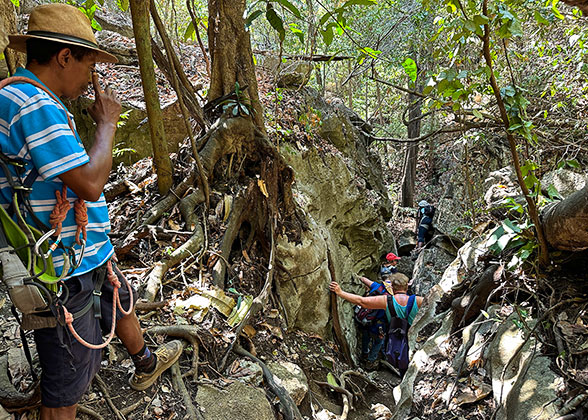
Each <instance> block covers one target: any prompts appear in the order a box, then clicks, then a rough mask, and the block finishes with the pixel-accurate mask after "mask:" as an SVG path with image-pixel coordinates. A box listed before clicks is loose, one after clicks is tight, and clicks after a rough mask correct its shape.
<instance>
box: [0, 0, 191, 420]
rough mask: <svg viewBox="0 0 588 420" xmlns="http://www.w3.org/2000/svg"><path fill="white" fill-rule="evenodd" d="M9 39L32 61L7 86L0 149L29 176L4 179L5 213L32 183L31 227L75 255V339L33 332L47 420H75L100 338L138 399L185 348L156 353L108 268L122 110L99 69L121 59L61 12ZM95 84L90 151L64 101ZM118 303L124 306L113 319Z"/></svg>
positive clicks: (42, 12)
mask: <svg viewBox="0 0 588 420" xmlns="http://www.w3.org/2000/svg"><path fill="white" fill-rule="evenodd" d="M9 39H10V44H9V45H8V48H12V49H15V50H17V51H20V52H26V53H27V66H26V69H22V68H20V69H18V70H17V72H16V74H15V75H14V76H15V78H11V79H7V80H5V81H3V82H2V83H3V86H4V87H3V88H2V89H0V149H1V151H2V153H3V154H4V155H5V156H7V157H8V158H9V159H12V160H13V161H16V162H19V163H20V164H22V166H19V167H23V168H24V172H22V173H20V174H19V173H17V172H16V169H15V167H16V165H11V167H10V168H8V171H9V172H10V173H4V172H3V171H1V172H2V173H1V175H0V178H1V179H0V204H2V205H4V207H5V208H6V207H7V206H8V205H9V204H10V203H11V201H12V196H11V194H10V186H9V185H8V180H9V179H13V180H14V179H15V177H19V178H21V179H19V182H21V183H23V181H24V180H25V179H28V176H29V175H31V174H32V175H31V178H30V179H33V178H34V179H33V181H34V182H33V183H32V191H31V193H30V195H29V197H28V200H29V202H30V207H31V208H32V211H31V212H29V213H28V214H26V220H27V222H28V223H33V222H34V223H35V224H36V225H37V227H38V228H39V229H45V228H43V227H41V226H39V223H37V222H36V221H35V220H34V219H33V218H32V215H31V214H30V213H32V214H33V215H35V216H37V220H39V221H40V223H41V224H44V225H46V226H52V230H54V232H55V235H58V233H57V232H58V231H59V232H60V233H59V235H60V236H59V237H57V236H55V237H54V239H53V241H54V244H57V243H58V242H61V243H62V244H63V246H64V247H66V248H67V249H68V253H60V254H59V253H54V254H56V255H54V258H53V262H54V263H55V264H54V265H55V272H56V274H57V275H60V274H62V272H64V273H63V274H64V276H63V278H62V280H64V281H63V283H62V284H61V287H63V289H67V291H68V292H69V294H68V296H69V298H68V299H67V300H66V301H65V302H63V304H60V306H59V308H58V309H59V311H60V312H59V314H63V320H61V319H60V321H61V322H63V323H65V324H67V328H69V330H67V329H66V327H65V326H64V325H61V324H57V326H54V327H49V326H44V327H42V328H38V329H34V337H35V343H36V345H37V353H38V355H39V362H40V365H41V370H42V373H41V412H40V419H41V420H74V419H75V417H76V409H77V403H78V401H79V400H80V398H81V397H82V395H83V394H84V393H85V392H86V390H87V389H88V386H89V384H90V382H91V381H92V379H93V378H94V375H95V374H96V372H97V371H98V370H99V368H100V364H101V356H102V352H101V350H100V349H99V347H101V346H103V344H102V333H103V332H107V331H109V330H110V329H111V328H113V329H114V330H115V332H116V335H117V336H118V337H119V338H120V340H121V341H122V343H123V345H124V346H125V347H126V349H127V351H128V352H129V354H130V355H131V359H132V360H133V362H134V365H135V371H134V373H133V374H132V376H131V378H130V385H131V387H132V388H133V389H135V390H144V389H146V388H148V387H149V386H151V385H152V384H153V383H154V382H155V380H156V379H157V378H158V377H159V376H160V375H161V373H162V372H163V371H164V370H165V369H167V368H169V367H170V366H171V365H172V364H173V363H174V362H175V361H176V360H178V358H179V357H180V356H181V354H182V351H183V345H182V343H181V342H180V341H179V340H174V341H171V342H168V343H165V344H164V345H162V346H161V347H159V348H158V349H157V350H155V351H154V352H151V351H150V349H149V348H148V347H147V346H146V344H145V341H144V339H143V334H142V332H141V326H140V325H139V321H138V319H137V316H136V315H135V312H134V309H133V307H132V303H133V299H132V297H131V296H132V293H131V292H132V291H131V288H130V286H125V285H123V286H122V287H120V289H119V285H118V283H123V284H125V283H124V276H123V275H122V273H121V272H120V270H116V267H115V266H114V263H113V262H112V261H111V259H112V258H113V256H114V249H113V246H112V244H111V243H110V240H109V238H108V233H109V231H110V221H109V217H108V209H107V207H106V202H105V200H104V196H103V194H102V191H103V189H104V185H105V184H106V182H107V181H108V176H109V174H110V170H111V167H112V146H113V140H114V135H115V132H116V126H117V122H118V119H119V116H120V111H121V105H120V102H119V100H118V99H117V97H116V95H115V93H114V92H113V91H112V90H111V89H110V88H108V87H107V88H106V89H105V90H104V91H103V90H102V89H101V88H100V86H99V81H98V76H97V74H96V72H95V70H94V66H95V64H96V63H97V62H116V61H117V59H116V57H114V56H112V55H110V54H108V53H107V52H105V51H102V50H100V49H99V47H98V44H97V43H96V39H95V37H94V33H93V31H92V27H91V24H90V21H89V20H88V18H87V17H86V15H85V14H84V13H83V12H82V11H80V10H78V8H76V7H73V6H70V5H67V4H63V3H51V4H45V5H41V6H38V7H36V8H35V9H33V10H32V12H31V14H30V17H29V21H28V32H27V34H25V35H10V36H9ZM91 82H93V85H94V94H95V98H96V100H95V102H94V104H92V105H91V106H90V107H89V108H88V113H89V115H90V116H91V117H92V118H93V119H94V121H95V122H96V135H95V138H94V143H93V146H92V147H91V148H90V150H89V151H86V150H85V148H84V146H83V145H82V143H81V140H80V138H79V135H78V133H77V132H76V129H75V124H74V123H73V118H72V115H71V114H70V113H69V112H68V111H67V109H66V108H65V106H64V105H63V103H62V102H61V100H60V98H66V99H72V100H73V99H76V98H78V97H79V96H80V95H82V94H84V93H85V92H86V90H87V89H88V87H89V86H90V83H91ZM84 200H85V201H84ZM74 202H75V203H81V204H82V205H84V206H85V208H86V210H84V211H83V212H82V213H84V212H85V213H86V217H85V221H84V220H83V219H84V218H83V217H82V218H81V220H82V221H78V216H77V214H78V211H77V209H78V207H75V208H76V211H75V213H76V215H75V216H74V207H73V206H72V204H73V203H74ZM58 204H59V206H58ZM58 207H59V208H60V211H59V212H57V213H55V214H59V217H60V218H61V217H63V219H62V220H61V221H59V222H58V223H56V222H55V223H54V221H53V220H55V218H54V217H53V216H54V211H53V210H57V209H58ZM84 222H85V225H83V226H82V224H83V223H84ZM78 229H79V230H78ZM48 230H49V229H48ZM49 231H50V230H49ZM81 236H83V238H82V239H83V242H82V241H80V237H81ZM84 247H85V253H84V252H83V251H82V250H83V249H84ZM70 255H72V256H75V260H77V262H76V264H71V265H69V267H76V266H77V268H75V270H73V271H71V270H69V269H67V271H66V268H67V267H68V265H66V264H65V262H69V258H70ZM82 256H83V258H82ZM72 258H73V257H72ZM80 259H81V261H80ZM107 273H108V274H107ZM106 277H107V278H108V279H106ZM127 284H128V283H127ZM117 290H118V292H117ZM117 293H118V296H119V298H120V300H119V303H120V304H121V305H120V306H119V308H120V309H116V310H115V311H114V316H113V311H112V309H111V308H113V307H114V306H113V301H114V303H116V301H117V300H118V299H119V298H117V297H116V296H117ZM64 295H65V294H64ZM121 306H122V307H124V308H125V309H124V310H123V309H122V308H121ZM55 313H57V312H54V314H55ZM72 314H73V316H72ZM68 315H69V317H68ZM60 317H61V315H60ZM113 318H114V319H115V320H116V323H115V324H113V322H111V321H114V320H113ZM53 325H55V324H53ZM111 325H113V326H112V327H111ZM78 333H79V334H78ZM70 334H71V335H70ZM76 334H77V335H78V336H76ZM74 337H75V338H74ZM78 337H79V338H78ZM84 340H85V341H86V342H85V343H84V342H83V341H84Z"/></svg>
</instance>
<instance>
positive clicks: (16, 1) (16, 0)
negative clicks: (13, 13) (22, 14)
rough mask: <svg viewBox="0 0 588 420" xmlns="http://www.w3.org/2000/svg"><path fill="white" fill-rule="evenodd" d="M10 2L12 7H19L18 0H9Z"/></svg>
mask: <svg viewBox="0 0 588 420" xmlns="http://www.w3.org/2000/svg"><path fill="white" fill-rule="evenodd" d="M10 1H11V2H12V4H14V7H20V1H19V0H10Z"/></svg>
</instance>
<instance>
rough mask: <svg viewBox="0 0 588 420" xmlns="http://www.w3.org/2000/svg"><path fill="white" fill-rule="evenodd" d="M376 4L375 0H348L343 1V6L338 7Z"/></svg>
mask: <svg viewBox="0 0 588 420" xmlns="http://www.w3.org/2000/svg"><path fill="white" fill-rule="evenodd" d="M375 4H377V1H376V0H348V1H346V2H345V4H344V5H343V6H341V7H340V9H346V8H348V7H350V6H354V5H357V6H373V5H375Z"/></svg>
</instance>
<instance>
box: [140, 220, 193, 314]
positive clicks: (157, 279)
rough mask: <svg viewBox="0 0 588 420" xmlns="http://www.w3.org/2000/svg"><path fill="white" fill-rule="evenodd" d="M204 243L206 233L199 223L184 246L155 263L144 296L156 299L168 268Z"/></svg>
mask: <svg viewBox="0 0 588 420" xmlns="http://www.w3.org/2000/svg"><path fill="white" fill-rule="evenodd" d="M203 243H204V234H203V232H202V227H201V226H200V225H199V224H198V225H197V228H196V231H195V233H194V235H192V237H191V238H190V239H188V241H187V242H186V243H184V244H182V246H180V247H179V248H178V249H176V250H175V251H174V252H172V254H171V255H170V257H169V258H166V259H165V260H163V261H159V262H157V263H156V264H155V267H153V271H151V274H149V278H148V280H147V284H146V286H145V290H144V292H143V297H144V298H145V299H146V300H147V301H149V302H152V301H153V300H155V296H156V295H157V293H158V292H159V288H160V287H161V282H162V279H163V276H165V273H167V270H169V269H170V268H172V267H174V266H175V265H176V264H178V263H179V262H180V261H181V260H182V259H184V258H186V257H188V256H190V255H193V254H195V253H196V252H197V251H198V249H199V248H201V247H202V244H203Z"/></svg>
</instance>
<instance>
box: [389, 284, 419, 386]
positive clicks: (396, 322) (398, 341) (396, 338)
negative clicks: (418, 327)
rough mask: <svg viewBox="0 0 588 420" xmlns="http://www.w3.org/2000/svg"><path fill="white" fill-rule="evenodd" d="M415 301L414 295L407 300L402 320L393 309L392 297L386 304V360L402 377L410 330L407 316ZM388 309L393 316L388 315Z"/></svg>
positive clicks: (406, 366) (406, 364)
mask: <svg viewBox="0 0 588 420" xmlns="http://www.w3.org/2000/svg"><path fill="white" fill-rule="evenodd" d="M415 299H416V296H415V295H411V296H410V297H409V298H408V303H407V304H406V313H405V314H404V318H400V317H398V314H397V313H396V309H395V308H394V300H393V296H388V304H387V305H386V316H387V317H388V321H389V322H390V327H389V328H388V337H387V339H386V351H385V355H386V360H387V361H388V363H390V364H391V365H392V366H394V367H395V368H396V369H398V370H399V371H400V373H401V374H402V375H404V373H405V372H406V370H407V369H408V329H409V328H410V324H409V323H408V314H410V311H412V307H413V306H414V302H415ZM390 308H392V309H393V310H394V316H392V314H391V313H390Z"/></svg>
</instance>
